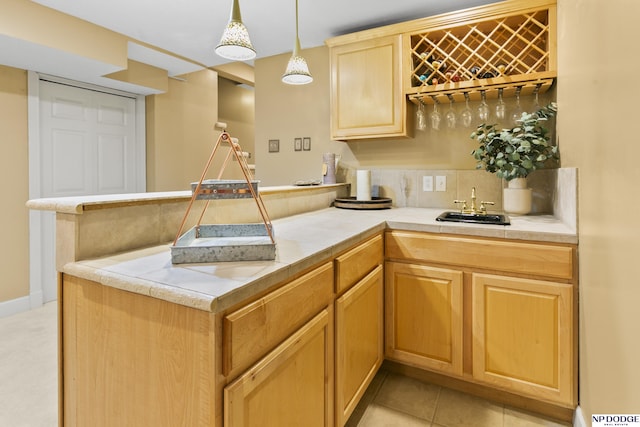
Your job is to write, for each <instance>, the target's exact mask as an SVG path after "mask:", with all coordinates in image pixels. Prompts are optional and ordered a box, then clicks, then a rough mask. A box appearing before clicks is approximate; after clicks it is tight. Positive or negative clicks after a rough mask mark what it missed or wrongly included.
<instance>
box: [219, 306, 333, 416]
mask: <svg viewBox="0 0 640 427" xmlns="http://www.w3.org/2000/svg"><path fill="white" fill-rule="evenodd" d="M332 319H333V313H332V310H331V308H330V307H329V308H327V309H325V310H323V311H322V312H321V313H320V314H318V315H317V316H316V317H314V318H313V319H312V320H310V321H309V322H308V323H306V324H305V325H304V326H303V327H302V328H300V330H298V331H297V332H295V333H294V334H293V335H292V336H291V337H289V338H288V339H287V340H286V341H284V342H283V343H282V344H281V345H279V346H278V347H276V349H275V350H273V351H272V352H271V353H269V354H268V355H267V356H265V357H264V358H263V359H261V360H260V361H259V362H258V363H256V364H255V365H254V366H253V367H251V368H250V369H249V370H248V371H247V372H246V373H244V374H243V375H241V376H240V377H239V378H238V379H236V380H235V381H234V382H232V383H230V384H229V385H228V386H227V387H226V388H225V389H224V425H225V427H283V426H305V427H307V426H308V427H331V426H333V321H332Z"/></svg>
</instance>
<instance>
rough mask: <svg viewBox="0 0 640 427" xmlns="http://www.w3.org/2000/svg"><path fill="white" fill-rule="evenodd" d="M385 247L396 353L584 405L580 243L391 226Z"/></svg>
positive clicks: (388, 342) (544, 398)
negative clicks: (580, 399) (580, 391)
mask: <svg viewBox="0 0 640 427" xmlns="http://www.w3.org/2000/svg"><path fill="white" fill-rule="evenodd" d="M385 251H386V252H385V253H386V257H387V258H388V259H390V261H387V263H386V264H385V322H386V325H385V331H386V336H385V355H386V357H387V358H389V359H392V360H395V361H398V362H401V363H404V364H408V365H412V366H416V367H419V368H424V369H427V370H430V371H433V372H437V373H442V374H445V375H447V376H451V377H454V378H456V379H462V380H465V381H467V382H471V383H475V384H477V385H483V386H489V387H490V388H493V389H497V390H501V391H505V392H507V393H510V394H512V395H519V396H524V397H527V398H530V399H534V400H535V401H538V402H544V403H548V404H551V405H554V406H556V407H563V408H571V409H573V408H575V405H576V404H577V380H576V379H577V360H576V359H577V358H576V327H577V322H576V312H575V308H574V304H575V299H576V294H577V292H576V287H577V279H576V273H575V272H576V271H577V256H576V247H575V246H574V245H560V244H551V243H534V242H523V241H508V240H496V239H488V238H480V237H458V236H446V235H438V234H430V233H420V232H404V231H403V232H396V231H388V232H387V233H386V240H385ZM449 266H450V267H451V268H448V267H449ZM545 267H546V268H545Z"/></svg>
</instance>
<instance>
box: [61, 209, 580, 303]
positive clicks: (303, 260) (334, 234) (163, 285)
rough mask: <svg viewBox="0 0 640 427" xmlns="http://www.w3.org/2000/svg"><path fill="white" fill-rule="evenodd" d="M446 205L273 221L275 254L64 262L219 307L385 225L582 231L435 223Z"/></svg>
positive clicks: (145, 290) (153, 292)
mask: <svg viewBox="0 0 640 427" xmlns="http://www.w3.org/2000/svg"><path fill="white" fill-rule="evenodd" d="M442 211H443V210H442V209H424V208H393V209H385V210H368V211H357V210H346V209H337V208H325V209H320V210H316V211H312V212H307V213H303V214H298V215H292V216H288V217H283V218H280V219H276V220H274V221H273V226H274V231H275V240H276V259H275V260H273V261H242V262H221V263H210V264H180V265H172V263H171V252H170V246H169V243H167V244H162V245H153V246H151V247H148V248H144V249H137V250H132V251H127V252H124V253H121V254H117V255H108V256H104V257H99V258H95V259H85V260H81V261H76V262H70V263H66V264H64V265H63V266H62V268H61V270H62V271H63V272H64V273H67V274H71V275H74V276H78V277H81V278H84V279H89V280H93V281H96V282H99V283H102V284H104V285H106V286H112V287H115V288H119V289H123V290H127V291H131V292H136V293H140V294H144V295H150V296H152V297H155V298H160V299H163V300H167V301H170V302H174V303H177V304H182V305H186V306H191V307H194V308H198V309H201V310H206V311H212V312H218V311H221V310H224V309H225V308H227V307H229V306H231V305H234V304H236V303H238V302H241V301H242V300H244V299H246V298H248V297H250V296H251V295H253V294H255V293H258V292H261V291H263V290H265V289H267V288H269V287H271V286H273V285H275V284H277V283H279V282H282V281H284V280H286V279H287V278H288V277H291V276H292V275H295V274H297V273H299V272H301V271H303V270H304V269H306V268H308V267H310V266H312V265H315V264H317V263H319V262H321V261H322V260H324V259H329V258H331V257H332V256H333V255H335V254H337V253H339V252H341V251H344V250H345V249H347V248H348V247H350V246H351V245H353V244H355V243H357V242H358V241H360V240H362V239H364V238H366V237H368V236H370V235H373V234H375V233H377V232H380V231H382V230H384V229H387V228H391V229H400V230H413V231H426V232H434V233H448V234H461V235H469V236H483V237H493V238H507V239H519V240H532V241H544V242H554V243H569V244H577V243H578V238H577V232H576V230H574V229H572V228H571V227H569V226H567V225H565V224H563V223H562V222H561V221H559V220H558V219H556V218H554V217H553V216H550V215H541V216H511V225H509V226H496V225H476V224H460V223H443V222H437V221H436V220H435V218H436V217H437V216H438V215H439V214H440V213H442Z"/></svg>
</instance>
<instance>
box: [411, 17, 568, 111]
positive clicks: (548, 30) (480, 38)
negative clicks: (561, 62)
mask: <svg viewBox="0 0 640 427" xmlns="http://www.w3.org/2000/svg"><path fill="white" fill-rule="evenodd" d="M555 23H556V22H555V6H553V7H550V6H548V7H544V8H538V9H533V10H525V11H517V13H512V14H509V13H505V14H502V15H497V16H493V17H490V18H486V17H484V18H482V17H481V18H478V19H475V20H474V19H467V20H466V21H465V22H463V23H456V24H452V25H451V26H448V27H447V26H445V27H443V26H440V27H438V26H433V28H432V29H429V30H424V31H421V32H413V33H410V34H409V35H408V38H409V41H410V42H409V45H410V56H411V61H410V63H411V65H412V68H411V70H410V73H411V78H410V80H411V83H410V88H409V90H408V91H407V94H408V95H409V99H411V100H412V101H414V102H418V100H422V102H425V103H434V102H448V99H450V97H453V99H454V100H455V101H456V102H457V101H463V100H464V97H465V93H466V94H468V96H469V97H470V99H472V100H475V99H479V98H480V94H481V93H482V92H483V91H484V92H485V95H486V96H487V97H488V98H493V97H496V96H497V93H498V90H499V89H502V91H503V96H507V97H508V96H512V94H514V93H515V92H516V90H518V91H520V93H521V94H522V95H526V94H528V93H533V92H534V91H537V92H538V93H543V92H545V91H546V90H548V89H549V88H550V87H551V86H552V84H553V82H554V78H555V76H556V69H555V67H556V57H555V55H556V54H555V31H556V28H555Z"/></svg>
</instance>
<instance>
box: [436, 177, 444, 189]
mask: <svg viewBox="0 0 640 427" xmlns="http://www.w3.org/2000/svg"><path fill="white" fill-rule="evenodd" d="M436 191H447V177H446V176H442V175H438V176H436Z"/></svg>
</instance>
